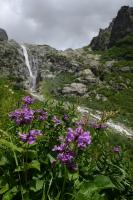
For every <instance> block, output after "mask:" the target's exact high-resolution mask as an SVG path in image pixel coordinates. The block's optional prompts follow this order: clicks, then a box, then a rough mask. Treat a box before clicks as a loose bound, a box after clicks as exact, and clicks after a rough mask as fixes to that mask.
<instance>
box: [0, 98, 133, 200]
mask: <svg viewBox="0 0 133 200" xmlns="http://www.w3.org/2000/svg"><path fill="white" fill-rule="evenodd" d="M5 101H6V99H5ZM31 103H33V101H32V99H31V97H26V98H25V100H24V99H23V102H21V101H19V103H18V105H16V107H14V106H13V107H14V109H17V108H19V110H17V111H13V112H12V113H11V114H10V117H11V120H12V122H11V121H9V124H8V127H7V129H6V131H4V132H3V131H2V130H0V132H1V133H2V135H1V138H0V199H2V200H6V199H9V200H17V199H20V200H21V199H22V200H30V199H32V200H36V199H42V200H44V199H45V200H49V199H50V200H81V199H83V200H120V199H121V200H122V199H124V200H132V198H133V187H132V186H133V170H132V169H133V162H132V153H133V142H132V139H128V138H126V137H125V136H119V135H116V134H112V133H111V132H110V131H108V130H107V129H106V126H104V125H105V123H106V120H107V119H108V118H110V116H111V115H110V114H107V115H105V116H104V117H103V118H102V120H101V121H97V122H94V123H93V124H92V125H89V124H90V121H89V120H88V119H90V118H89V116H86V118H83V117H82V116H80V114H79V113H77V112H76V110H75V107H74V106H70V107H64V106H63V103H61V102H59V103H57V104H56V105H55V104H53V103H52V102H51V101H50V102H43V103H40V102H37V101H36V102H34V103H33V104H31ZM23 104H25V107H24V106H23V107H22V105H23ZM40 105H41V107H40ZM38 108H39V110H38ZM11 110H12V109H11ZM22 111H23V115H21V113H22ZM18 113H19V114H20V115H19V114H18ZM7 114H8V113H7ZM27 120H28V121H27ZM79 124H80V125H79ZM102 125H103V127H102ZM68 128H71V129H68ZM77 128H78V129H77ZM33 133H34V134H33ZM75 134H76V135H75ZM77 134H79V135H77ZM83 136H84V138H83ZM90 136H91V137H90ZM59 138H60V140H59ZM61 138H62V139H61ZM64 144H66V146H64V147H63V146H62V145H64ZM56 145H58V148H62V150H61V151H60V150H59V149H58V150H56V148H57V146H56ZM53 147H54V148H53ZM66 154H67V156H66ZM64 159H65V160H64Z"/></svg>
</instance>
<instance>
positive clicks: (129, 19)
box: [90, 6, 133, 50]
mask: <svg viewBox="0 0 133 200" xmlns="http://www.w3.org/2000/svg"><path fill="white" fill-rule="evenodd" d="M132 33H133V7H129V6H122V7H121V8H120V10H119V11H118V13H117V16H116V17H115V18H114V19H113V20H112V22H111V23H110V25H109V27H108V28H105V29H100V31H99V35H98V36H97V37H94V38H93V39H92V41H91V43H90V46H91V48H92V49H93V50H106V49H108V48H110V47H112V46H113V45H115V43H116V42H118V41H119V40H120V39H122V38H124V37H125V36H127V35H129V34H132Z"/></svg>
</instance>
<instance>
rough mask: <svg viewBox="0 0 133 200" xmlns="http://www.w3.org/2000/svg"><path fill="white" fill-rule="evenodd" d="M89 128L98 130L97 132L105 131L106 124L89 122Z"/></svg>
mask: <svg viewBox="0 0 133 200" xmlns="http://www.w3.org/2000/svg"><path fill="white" fill-rule="evenodd" d="M90 126H91V127H92V128H95V129H98V130H100V129H106V128H107V127H108V126H107V124H104V123H101V122H91V123H90Z"/></svg>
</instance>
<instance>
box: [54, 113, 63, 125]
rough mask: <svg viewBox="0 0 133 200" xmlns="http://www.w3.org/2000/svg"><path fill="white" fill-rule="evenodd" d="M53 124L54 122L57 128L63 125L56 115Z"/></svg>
mask: <svg viewBox="0 0 133 200" xmlns="http://www.w3.org/2000/svg"><path fill="white" fill-rule="evenodd" d="M52 122H54V124H55V125H56V126H58V125H60V124H61V123H62V122H61V120H59V119H58V118H57V117H56V116H55V115H54V116H53V117H52Z"/></svg>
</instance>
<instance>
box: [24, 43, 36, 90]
mask: <svg viewBox="0 0 133 200" xmlns="http://www.w3.org/2000/svg"><path fill="white" fill-rule="evenodd" d="M21 48H22V50H23V54H24V58H25V64H26V66H27V68H28V71H29V74H30V90H31V91H32V92H34V91H35V90H36V78H37V71H36V72H35V73H34V74H33V71H32V67H31V65H32V62H31V64H30V61H29V56H28V52H27V49H26V46H24V45H21ZM33 63H34V64H35V62H34V60H33Z"/></svg>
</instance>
